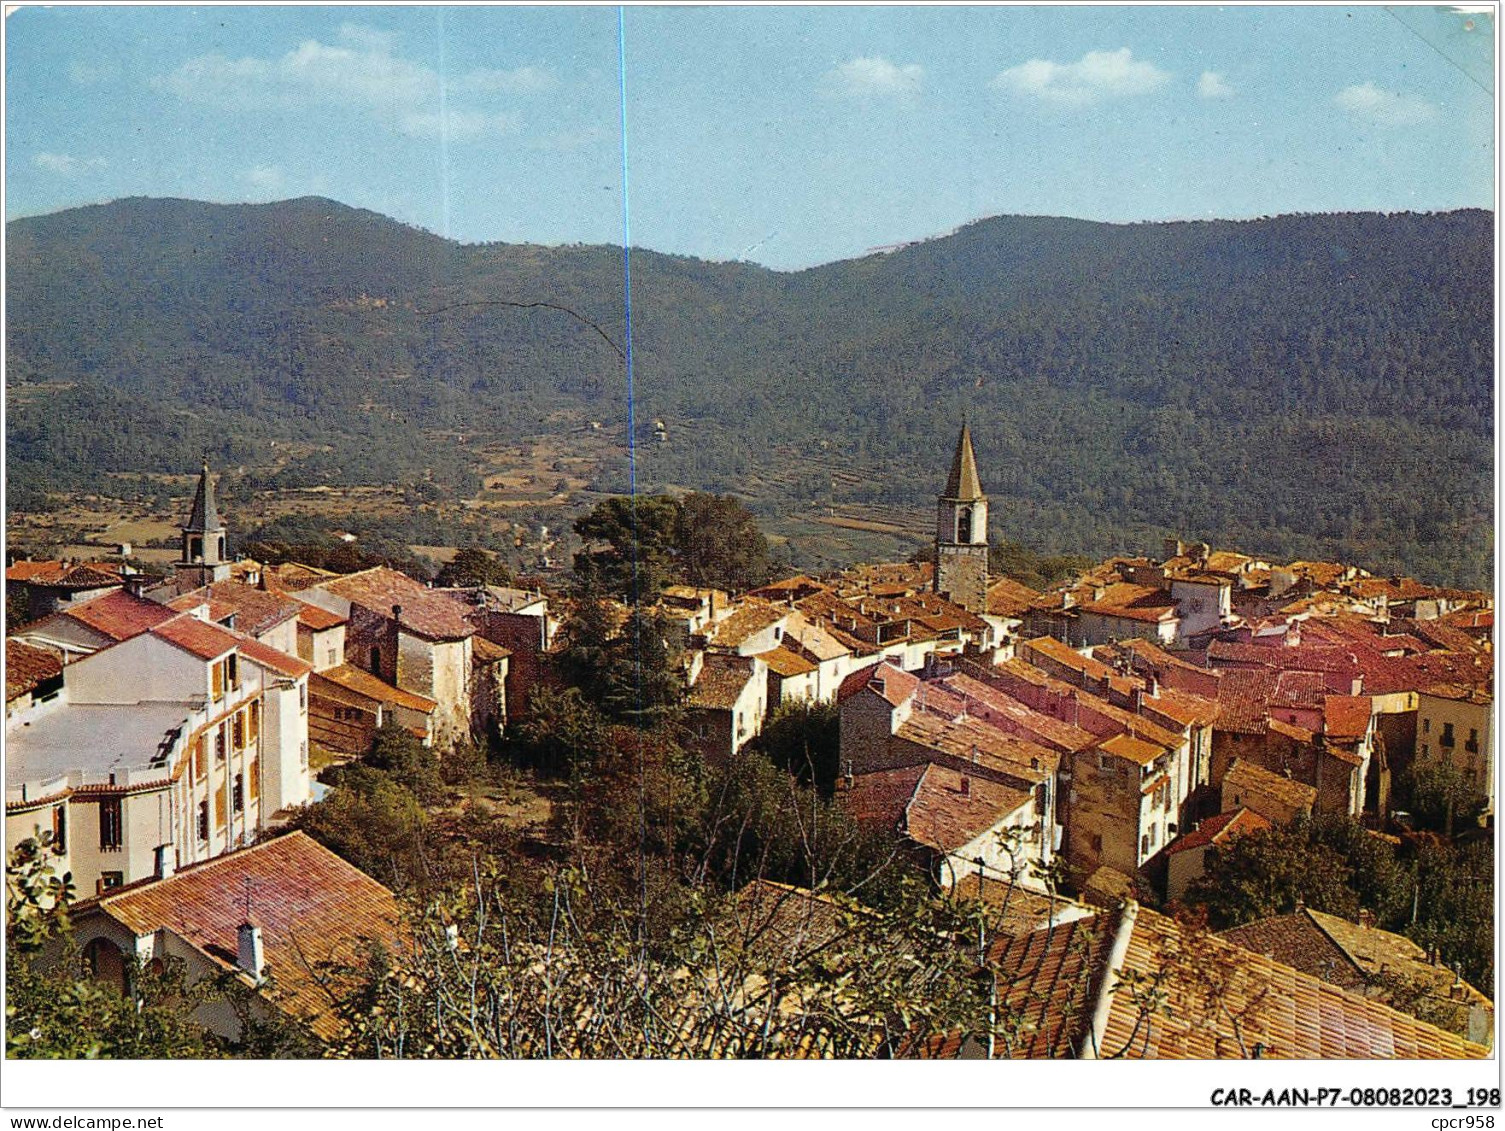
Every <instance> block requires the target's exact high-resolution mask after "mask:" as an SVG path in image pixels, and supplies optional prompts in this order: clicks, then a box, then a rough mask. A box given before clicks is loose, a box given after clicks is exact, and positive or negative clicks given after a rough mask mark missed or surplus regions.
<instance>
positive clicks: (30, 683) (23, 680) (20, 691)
mask: <svg viewBox="0 0 1505 1131" xmlns="http://www.w3.org/2000/svg"><path fill="white" fill-rule="evenodd" d="M62 674H63V661H62V659H61V658H60V657H59V656H58V655H57V654H56V653H54V652H52V651H50V650H49V649H46V648H38V647H37V646H36V645H34V644H28V643H26V641H24V640H17V639H15V638H14V637H12V638H11V639H8V640H7V641H6V642H5V701H6V702H7V703H9V702H10V701H11V700H12V699H15V698H16V697H17V696H20V695H25V694H26V693H27V692H28V691H35V690H36V689H37V688H38V687H40V686H41V685H42V684H44V683H46V682H47V681H48V680H49V679H56V678H57V677H59V676H61V675H62Z"/></svg>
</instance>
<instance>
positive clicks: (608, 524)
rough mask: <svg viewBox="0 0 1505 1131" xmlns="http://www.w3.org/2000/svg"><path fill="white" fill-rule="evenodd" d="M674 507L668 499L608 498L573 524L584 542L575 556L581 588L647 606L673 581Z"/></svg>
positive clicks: (676, 521)
mask: <svg viewBox="0 0 1505 1131" xmlns="http://www.w3.org/2000/svg"><path fill="white" fill-rule="evenodd" d="M678 525H679V504H678V503H677V502H675V500H674V499H673V498H671V497H670V496H668V495H648V496H637V497H624V496H613V497H612V498H610V499H606V500H604V501H602V502H600V503H598V504H596V506H595V508H594V509H592V510H591V512H590V513H589V514H587V515H585V516H584V517H582V518H580V519H577V520H576V522H575V533H576V534H578V535H579V536H580V537H581V538H582V539H584V541H585V542H586V543H587V545H586V548H585V549H583V550H581V551H579V552H578V553H577V554H576V555H575V574H576V577H577V579H578V581H579V582H580V584H581V585H582V586H583V587H585V588H586V589H588V590H589V589H594V590H596V591H599V592H604V593H611V594H613V595H615V596H617V597H620V598H621V599H622V600H625V601H638V600H643V601H651V600H653V599H654V598H655V596H656V595H657V593H658V592H659V590H660V589H662V588H663V587H664V585H665V583H666V582H668V581H669V580H670V579H671V578H672V577H673V576H674V568H675V567H674V555H675V535H676V533H677V530H678Z"/></svg>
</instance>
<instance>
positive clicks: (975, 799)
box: [904, 764, 1030, 852]
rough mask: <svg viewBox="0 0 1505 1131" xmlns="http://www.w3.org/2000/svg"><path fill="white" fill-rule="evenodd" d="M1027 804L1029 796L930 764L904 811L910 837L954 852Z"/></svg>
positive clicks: (1019, 790) (928, 845) (944, 850)
mask: <svg viewBox="0 0 1505 1131" xmlns="http://www.w3.org/2000/svg"><path fill="white" fill-rule="evenodd" d="M1029 803H1030V795H1029V794H1028V793H1027V792H1025V791H1024V790H1021V789H1013V788H1011V787H1009V786H1006V785H1000V784H998V783H997V782H994V781H989V780H987V779H985V778H978V777H974V776H969V775H965V774H962V773H960V772H958V771H956V770H953V769H950V768H949V767H946V766H937V765H933V764H932V765H931V766H930V767H929V768H928V769H927V770H926V771H925V773H924V774H923V775H922V776H921V778H920V780H919V783H918V784H917V785H916V786H915V790H914V796H913V797H912V798H911V799H910V802H909V806H908V808H907V809H906V810H905V812H904V826H905V831H906V832H908V834H909V837H910V839H911V840H913V841H915V842H916V843H918V844H923V845H925V846H927V847H929V848H934V849H937V850H938V851H941V852H954V851H955V850H956V849H958V848H961V847H962V846H964V845H966V844H968V843H969V842H971V841H972V840H974V839H976V838H977V837H978V836H980V835H981V834H983V833H985V832H987V831H988V830H989V829H991V828H993V827H994V826H995V825H998V824H999V823H1000V822H1002V821H1003V820H1004V819H1005V818H1006V817H1008V816H1009V814H1011V813H1013V812H1015V811H1016V810H1018V809H1019V808H1020V807H1021V806H1025V805H1028V804H1029Z"/></svg>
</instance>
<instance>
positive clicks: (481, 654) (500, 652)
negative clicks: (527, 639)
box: [470, 633, 512, 664]
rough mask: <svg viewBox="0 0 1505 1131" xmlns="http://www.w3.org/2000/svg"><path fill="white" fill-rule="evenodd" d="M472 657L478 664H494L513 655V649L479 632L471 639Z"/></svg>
mask: <svg viewBox="0 0 1505 1131" xmlns="http://www.w3.org/2000/svg"><path fill="white" fill-rule="evenodd" d="M470 654H471V657H472V658H473V659H474V660H475V662H476V663H478V664H494V663H496V662H497V661H498V660H505V659H506V658H507V657H508V656H510V655H512V649H510V648H503V647H502V646H501V645H500V644H497V643H495V642H493V641H491V640H487V639H486V638H485V637H484V636H482V635H480V634H479V633H477V634H476V635H475V636H473V637H471V640H470Z"/></svg>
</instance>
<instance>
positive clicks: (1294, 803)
mask: <svg viewBox="0 0 1505 1131" xmlns="http://www.w3.org/2000/svg"><path fill="white" fill-rule="evenodd" d="M1229 787H1232V788H1233V790H1234V791H1235V792H1238V791H1240V790H1243V791H1249V790H1252V791H1254V792H1255V793H1258V794H1261V795H1263V796H1265V797H1273V798H1274V799H1275V800H1277V801H1279V802H1280V803H1281V804H1282V805H1284V806H1286V807H1287V808H1289V809H1293V810H1296V811H1298V812H1299V811H1302V810H1306V811H1307V812H1310V811H1311V808H1312V806H1313V805H1315V804H1316V802H1317V791H1316V789H1315V788H1313V787H1312V786H1309V785H1306V784H1305V783H1303V782H1299V781H1297V780H1296V779H1295V778H1288V777H1286V776H1285V775H1284V774H1277V773H1275V771H1273V770H1267V769H1265V768H1264V767H1263V766H1261V765H1260V764H1259V763H1257V762H1251V761H1250V760H1249V759H1247V758H1235V759H1234V760H1233V765H1232V766H1230V767H1229V769H1228V773H1227V774H1225V775H1224V776H1223V789H1224V792H1226V791H1227V790H1228V789H1229ZM1247 796H1248V794H1247V792H1246V793H1245V797H1246V799H1247ZM1246 807H1249V806H1247V805H1246Z"/></svg>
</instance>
